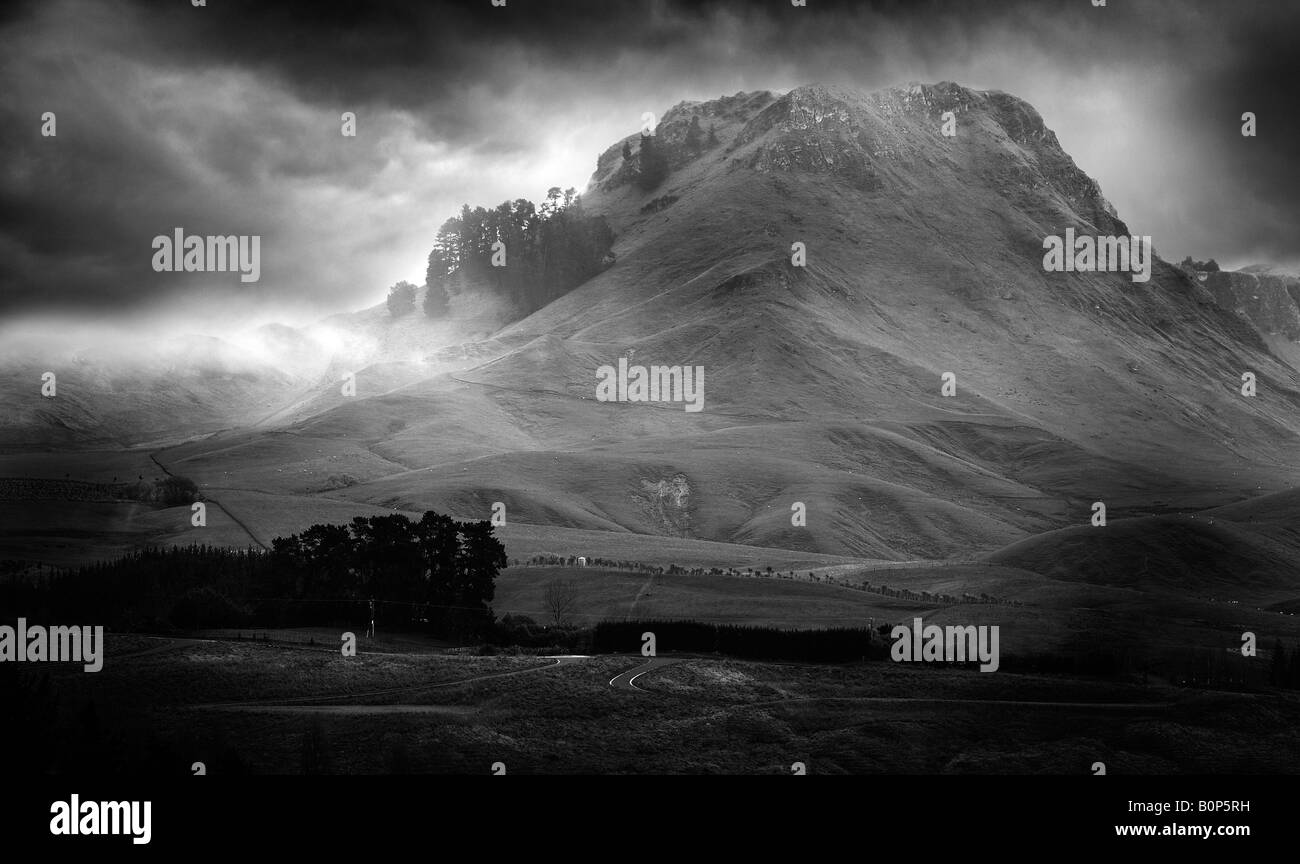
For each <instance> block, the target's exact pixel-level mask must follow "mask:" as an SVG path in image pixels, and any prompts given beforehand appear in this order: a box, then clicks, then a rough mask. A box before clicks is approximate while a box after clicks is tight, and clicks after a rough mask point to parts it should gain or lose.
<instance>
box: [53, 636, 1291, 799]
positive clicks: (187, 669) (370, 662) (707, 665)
mask: <svg viewBox="0 0 1300 864" xmlns="http://www.w3.org/2000/svg"><path fill="white" fill-rule="evenodd" d="M117 638H118V637H111V638H110V650H111V651H112V653H113V654H120V653H121V650H120V646H118V645H115V644H113V643H114V641H115V640H116V639H117ZM641 662H642V658H640V657H636V656H627V657H617V656H608V657H597V658H589V659H586V660H581V661H577V662H575V663H572V664H571V665H565V666H558V667H554V666H547V664H546V661H540V660H537V659H534V658H512V657H501V656H497V657H469V656H456V655H431V654H423V655H406V656H382V655H375V656H369V657H365V656H363V657H358V658H349V659H346V660H345V659H343V658H342V657H340V656H337V655H335V654H332V653H325V652H311V651H304V650H294V649H290V648H283V647H276V646H269V645H263V644H250V643H242V644H233V643H223V644H206V643H205V644H200V645H196V646H192V647H188V648H185V649H184V650H182V651H173V652H168V653H160V654H154V655H149V656H144V657H136V658H130V659H122V660H120V661H119V662H116V663H114V662H110V663H108V664H106V665H105V668H104V671H103V672H101V673H98V674H96V675H78V674H62V675H59V676H58V678H57V680H56V684H57V686H58V688H59V696H60V704H61V706H63V711H64V713H63V715H62V719H61V721H60V723H59V724H58V727H59V729H60V733H59V734H60V735H61V736H62V738H61V739H60V740H62V741H63V742H64V745H65V746H68V747H71V748H73V749H74V750H75V749H76V746H77V742H78V740H79V739H78V737H77V736H78V735H79V734H81V733H80V732H79V731H78V728H79V727H78V725H77V722H76V720H75V717H76V716H77V714H76V712H77V710H78V707H79V706H80V705H83V704H84V703H85V701H86V700H87V699H90V698H93V699H94V700H95V703H96V705H97V706H99V710H100V716H101V721H100V722H101V724H102V727H103V729H104V730H106V731H107V734H109V735H110V736H111V735H117V736H119V738H123V739H124V741H121V742H120V743H122V747H121V748H120V754H128V755H129V754H132V753H139V752H141V747H142V746H143V745H139V744H138V743H133V741H132V738H131V735H132V733H130V732H129V730H131V729H148V730H149V735H150V736H151V737H150V742H151V743H150V744H149V747H150V748H151V749H150V751H149V752H151V753H153V754H154V759H155V763H154V764H155V765H157V763H158V762H159V757H158V754H163V756H165V758H164V759H162V760H161V761H162V765H161V769H162V770H168V771H171V770H172V769H173V767H174V770H175V773H184V772H185V771H187V770H188V766H189V764H190V762H192V761H194V760H196V759H204V758H207V759H211V760H213V761H212V763H211V764H210V768H209V772H210V773H221V771H222V770H226V771H234V770H248V771H251V772H253V773H258V774H280V773H290V774H292V773H299V772H300V771H301V770H302V768H303V764H304V763H303V748H304V745H305V743H306V742H307V741H308V740H317V741H319V742H320V744H319V749H320V750H321V752H322V753H323V754H324V759H325V769H324V770H327V771H328V772H329V773H348V774H354V773H355V774H372V773H385V772H399V773H401V772H416V773H455V774H484V775H486V774H488V773H489V772H490V768H491V765H492V763H494V762H498V761H500V762H504V763H506V766H507V773H510V774H540V773H544V774H555V773H600V774H605V773H628V774H645V773H738V774H788V773H789V771H790V767H789V766H790V764H791V763H793V762H796V761H802V762H805V763H806V764H807V766H808V771H809V773H817V774H826V773H853V774H876V773H894V772H919V773H1065V774H1079V775H1083V774H1086V773H1088V772H1089V767H1090V766H1091V764H1092V763H1093V762H1095V761H1104V762H1106V764H1107V768H1108V773H1111V774H1123V773H1201V772H1204V773H1217V772H1245V773H1300V757H1298V756H1297V755H1296V754H1298V753H1300V697H1298V696H1297V695H1296V694H1290V693H1263V694H1236V693H1222V692H1207V691H1191V690H1185V689H1178V688H1173V687H1170V686H1167V685H1164V684H1152V685H1151V686H1143V685H1141V684H1140V683H1138V682H1123V681H1103V680H1095V679H1087V678H1076V677H1064V676H1053V675H1017V674H1007V673H998V674H992V675H982V674H980V673H978V672H971V671H964V670H951V669H941V668H936V667H921V666H911V665H908V666H903V665H896V664H890V663H873V664H849V665H842V666H812V665H803V664H777V663H749V662H742V661H736V660H730V659H726V658H708V657H693V658H681V659H680V660H679V662H677V663H674V664H671V665H668V666H665V667H662V668H660V669H658V670H656V671H654V672H652V673H650V674H648V675H645V676H642V677H641V678H640V679H639V680H638V682H637V684H638V686H639V687H642V688H644V689H645V690H646V691H648V692H647V693H644V694H631V693H626V692H619V691H615V690H613V689H611V688H610V687H609V686H608V683H607V682H608V681H609V679H610V678H612V677H614V676H615V675H617V674H619V673H621V672H623V671H626V670H628V669H631V668H633V667H635V666H637V665H640V664H641ZM538 667H545V668H539V671H532V672H527V673H525V674H520V675H512V676H508V677H496V678H487V679H485V680H480V681H476V682H473V683H461V684H458V685H454V686H450V687H444V688H436V689H423V690H419V689H408V690H404V691H401V692H397V693H387V694H380V695H377V696H371V697H366V698H356V694H361V693H369V692H371V691H375V690H383V689H390V688H395V687H409V688H415V687H417V686H422V685H427V684H433V683H447V682H456V681H464V679H467V678H472V677H477V676H484V675H494V674H499V673H501V672H512V671H519V670H523V669H530V668H538ZM345 694H352V695H351V697H346V695H345ZM326 695H335V696H337V697H338V698H333V699H330V700H328V702H329V703H330V704H336V705H345V704H368V705H384V704H400V705H408V706H420V705H431V706H439V709H440V710H439V713H420V714H402V713H382V714H353V715H346V714H345V715H340V714H328V715H322V714H320V713H314V712H313V711H312V710H310V709H304V710H302V711H300V712H298V713H280V714H266V713H259V712H252V711H231V710H211V709H203V708H198V707H195V706H197V705H200V704H203V703H208V702H220V701H249V700H276V701H281V700H292V699H301V698H303V697H313V696H326ZM881 698H897V699H907V700H920V701H903V702H881V701H869V700H874V699H881ZM924 700H1030V701H1040V702H1046V701H1063V702H1072V703H1073V702H1089V703H1102V702H1123V703H1129V702H1133V703H1144V704H1149V705H1150V706H1151V707H1150V708H1148V709H1139V710H1131V709H1124V710H1115V709H1105V708H1100V707H1098V708H1095V709H1089V708H1077V707H1069V708H1064V707H1051V706H1040V707H1033V706H1028V707H1027V706H1024V705H999V704H982V703H981V702H975V701H968V702H934V701H924ZM285 704H292V703H288V702H287V701H286V703H285ZM107 706H112V707H111V708H110V707H107ZM1164 706H1168V707H1164ZM196 754H197V755H196ZM120 758H126V756H120ZM221 760H225V761H224V762H223V761H221ZM173 762H174V763H175V764H174V766H172V763H173ZM220 765H226V766H227V767H226V768H224V769H220V768H214V767H213V766H220ZM168 766H172V767H168ZM127 770H129V764H128V765H127Z"/></svg>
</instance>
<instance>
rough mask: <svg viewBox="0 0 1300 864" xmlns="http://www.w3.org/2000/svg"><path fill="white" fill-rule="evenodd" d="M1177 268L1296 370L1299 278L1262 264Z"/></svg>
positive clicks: (1298, 366) (1298, 357)
mask: <svg viewBox="0 0 1300 864" xmlns="http://www.w3.org/2000/svg"><path fill="white" fill-rule="evenodd" d="M1180 266H1182V268H1183V270H1184V271H1185V272H1186V273H1187V274H1188V275H1189V276H1192V277H1194V278H1195V279H1196V280H1197V281H1198V282H1200V283H1201V284H1202V285H1204V286H1205V288H1206V289H1208V290H1209V291H1210V293H1211V294H1212V295H1213V296H1214V300H1215V302H1216V303H1218V304H1219V306H1221V307H1222V308H1223V309H1225V310H1227V311H1229V312H1231V313H1232V314H1233V315H1236V316H1237V317H1238V318H1240V319H1242V320H1243V321H1246V322H1247V323H1249V324H1250V326H1251V327H1253V328H1254V329H1255V331H1256V332H1257V333H1259V335H1260V338H1261V339H1263V340H1264V342H1265V344H1267V345H1268V346H1269V348H1270V349H1271V350H1272V351H1273V352H1274V353H1276V354H1277V355H1278V356H1279V357H1281V358H1282V359H1284V360H1286V361H1287V362H1288V363H1290V364H1291V366H1293V367H1294V368H1296V369H1300V277H1298V276H1296V275H1295V274H1292V273H1282V272H1278V271H1275V270H1273V269H1272V268H1269V267H1266V266H1263V265H1252V266H1249V267H1243V268H1242V269H1240V270H1198V269H1196V268H1195V266H1194V265H1193V264H1192V262H1190V261H1188V260H1184V261H1183V262H1182V264H1181V265H1180Z"/></svg>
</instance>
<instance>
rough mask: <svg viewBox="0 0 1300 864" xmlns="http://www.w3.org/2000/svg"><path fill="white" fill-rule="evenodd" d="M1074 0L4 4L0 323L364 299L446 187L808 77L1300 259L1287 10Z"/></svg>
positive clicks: (133, 325)
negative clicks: (1023, 142) (219, 248)
mask: <svg viewBox="0 0 1300 864" xmlns="http://www.w3.org/2000/svg"><path fill="white" fill-rule="evenodd" d="M195 2H197V0H195ZM1093 2H1094V0H1032V2H1014V0H1006V2H998V0H985V2H978V3H976V2H938V0H913V2H898V0H882V2H855V3H853V2H833V0H807V5H805V6H802V7H797V6H794V5H792V4H791V3H790V2H787V0H754V2H747V3H741V2H715V3H704V2H685V0H597V2H586V0H584V2H564V0H549V2H548V0H507V2H506V5H505V6H504V7H495V6H493V5H492V2H491V0H471V2H462V3H450V4H439V3H435V2H422V3H411V4H382V3H330V2H327V0H322V2H314V3H306V2H302V3H299V4H297V5H291V4H284V3H277V2H269V0H268V2H252V0H207V2H206V5H205V6H201V7H195V6H194V5H193V3H192V2H186V0H168V2H143V0H138V2H125V0H95V2H85V0H46V2H9V3H7V4H5V5H4V6H3V7H0V8H2V9H3V11H0V81H3V87H0V333H3V332H5V330H4V325H17V326H19V327H21V328H24V329H26V331H27V332H29V333H30V332H32V331H33V328H35V329H36V330H43V331H48V332H50V333H51V334H53V333H55V332H60V333H73V332H76V333H81V332H85V331H86V330H88V329H90V330H93V329H95V328H100V329H108V330H111V331H113V332H116V333H118V334H119V335H121V334H129V333H134V332H139V333H147V332H150V328H152V327H174V326H183V327H185V328H187V329H190V330H200V331H203V332H216V331H220V330H221V329H222V328H239V327H244V326H251V325H256V324H260V323H264V322H267V321H273V320H275V321H281V322H284V323H288V324H292V325H302V324H307V323H310V322H312V321H315V320H317V319H319V318H320V317H322V316H324V315H327V314H331V313H335V312H340V311H349V310H353V309H358V308H363V307H366V306H369V305H372V304H374V303H377V302H379V301H381V300H382V299H383V297H384V295H385V294H386V292H387V288H388V287H389V286H390V285H392V284H393V283H394V282H396V281H398V280H402V279H405V280H409V281H412V282H415V283H416V284H421V283H422V282H423V281H424V278H423V277H424V269H425V265H426V259H427V256H428V253H429V250H430V248H431V246H432V240H433V237H434V234H435V233H436V231H437V229H438V227H439V225H441V224H442V222H443V221H444V220H446V219H447V218H448V217H449V216H452V215H454V214H455V213H456V212H457V211H459V209H460V206H461V205H462V204H465V203H468V204H470V205H471V206H475V205H480V204H481V205H487V206H490V205H494V204H497V203H499V202H501V201H503V200H506V199H514V198H519V197H527V198H531V199H532V200H534V201H539V200H540V199H542V198H543V197H544V196H545V193H546V190H547V189H548V188H549V187H551V186H560V187H562V188H563V187H569V186H573V187H576V188H577V189H578V190H579V191H581V190H582V189H583V188H585V186H586V184H587V181H588V179H589V178H590V176H591V173H592V171H593V170H594V168H595V163H596V157H597V155H598V154H599V153H600V152H602V151H603V150H604V149H605V148H607V147H608V146H609V145H610V144H612V143H613V142H615V141H617V140H618V139H620V138H622V137H624V136H626V135H629V134H632V133H633V132H635V131H637V129H638V128H639V127H640V124H641V115H642V113H643V112H645V111H651V112H655V113H656V114H657V115H658V114H662V113H663V112H664V111H666V110H667V109H668V108H669V107H670V106H672V105H674V104H676V103H677V102H680V101H683V100H704V99H712V98H717V97H718V96H721V95H730V94H734V93H736V92H738V91H742V90H744V91H752V90H772V91H775V92H781V91H785V90H789V89H791V88H793V87H796V86H799V85H802V84H809V83H814V82H820V83H828V84H840V85H844V86H849V87H855V88H859V89H862V90H868V91H870V90H875V89H879V88H883V87H888V86H894V85H899V84H905V83H908V82H911V81H920V82H938V81H955V82H957V83H959V84H962V85H964V86H967V87H971V88H973V89H980V90H984V89H997V90H1004V91H1006V92H1008V93H1011V94H1013V95H1015V96H1019V97H1021V98H1023V99H1025V100H1026V101H1028V102H1029V103H1030V104H1032V105H1033V106H1034V107H1035V108H1037V109H1038V111H1039V113H1040V114H1041V115H1042V117H1043V118H1044V120H1045V122H1046V123H1047V125H1048V126H1049V127H1050V128H1051V129H1053V130H1054V131H1055V132H1056V133H1057V136H1058V138H1059V140H1060V143H1061V145H1062V147H1064V149H1065V150H1066V152H1068V153H1069V154H1070V155H1071V156H1072V157H1073V158H1074V160H1075V162H1076V163H1077V164H1078V165H1079V167H1080V168H1082V169H1083V170H1084V171H1085V172H1087V173H1088V174H1089V175H1091V176H1092V177H1094V178H1096V179H1097V180H1098V181H1099V183H1100V184H1101V189H1102V192H1103V194H1105V195H1106V197H1107V198H1108V199H1109V200H1110V201H1111V202H1112V203H1113V204H1114V205H1115V207H1116V209H1117V211H1118V213H1119V215H1120V217H1121V218H1123V219H1124V220H1125V221H1126V222H1127V224H1128V225H1129V228H1130V230H1132V231H1133V232H1135V233H1138V234H1149V235H1151V236H1152V237H1153V242H1154V244H1155V246H1156V248H1157V250H1158V251H1159V252H1160V254H1161V255H1162V256H1163V257H1165V258H1166V259H1172V260H1179V259H1181V258H1182V257H1183V256H1185V255H1192V256H1194V257H1196V258H1209V257H1213V258H1215V259H1216V260H1217V261H1218V262H1219V263H1220V264H1221V265H1223V266H1224V267H1225V268H1230V267H1238V266H1244V265H1247V264H1252V263H1262V264H1269V265H1273V266H1277V267H1280V268H1282V269H1285V270H1288V271H1291V272H1296V271H1300V230H1298V229H1300V199H1298V198H1297V195H1296V192H1297V190H1300V176H1297V175H1298V174H1300V167H1298V166H1297V162H1296V159H1295V154H1296V153H1297V146H1296V145H1297V141H1300V136H1298V135H1297V133H1298V132H1300V128H1298V127H1300V120H1298V119H1297V117H1296V106H1297V105H1300V100H1298V99H1297V98H1296V96H1297V93H1296V91H1297V87H1298V86H1300V85H1297V82H1298V81H1300V76H1298V75H1297V72H1298V71H1300V69H1297V67H1298V66H1300V60H1298V59H1297V58H1298V57H1300V52H1296V51H1295V50H1294V44H1293V43H1294V39H1295V36H1296V35H1297V34H1298V33H1300V3H1296V2H1290V3H1284V2H1269V3H1265V2H1252V0H1233V2H1222V0H1176V2H1175V0H1108V2H1107V5H1106V6H1104V7H1097V6H1094V5H1093ZM1246 111H1251V112H1254V113H1255V115H1256V118H1257V119H1256V122H1257V135H1256V136H1255V137H1244V136H1242V134H1241V126H1242V120H1241V115H1242V113H1243V112H1246ZM46 112H53V114H54V115H55V118H56V119H55V123H56V127H55V131H56V134H55V135H54V136H53V137H49V136H43V135H42V134H41V130H42V125H43V115H44V114H45V113H46ZM343 112H353V113H354V114H355V115H356V118H357V121H356V135H355V136H354V137H346V136H344V135H342V134H341V125H342V124H341V115H342V114H343ZM177 227H180V228H183V229H184V231H185V233H187V234H199V235H208V234H222V235H226V234H239V235H249V236H251V235H258V236H260V237H261V247H260V250H261V274H260V279H259V280H258V281H257V282H254V283H245V282H241V281H240V279H239V275H238V274H237V273H212V274H208V273H204V274H199V273H171V272H163V273H157V272H154V270H153V268H152V266H151V263H152V261H153V255H154V249H153V246H152V243H153V239H154V237H155V236H158V235H167V236H171V235H172V234H173V232H174V230H175V229H176V228H177Z"/></svg>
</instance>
